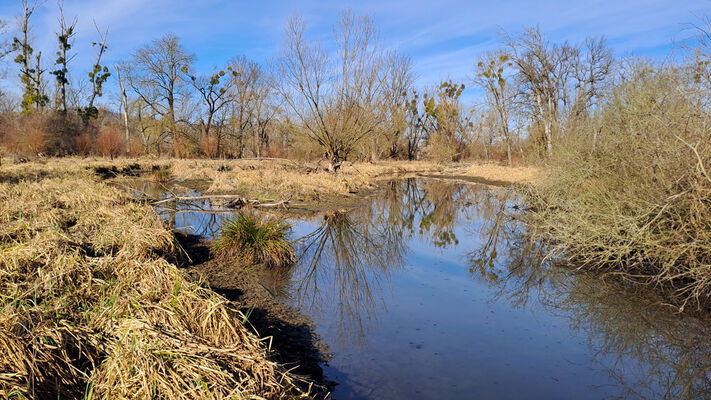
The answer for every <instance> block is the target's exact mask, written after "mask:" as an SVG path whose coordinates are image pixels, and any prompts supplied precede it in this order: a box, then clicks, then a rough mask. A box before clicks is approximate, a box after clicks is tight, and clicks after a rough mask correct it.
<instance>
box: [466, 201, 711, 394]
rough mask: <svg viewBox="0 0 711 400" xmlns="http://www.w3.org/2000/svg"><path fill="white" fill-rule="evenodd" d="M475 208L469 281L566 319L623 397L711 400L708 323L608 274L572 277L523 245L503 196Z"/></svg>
mask: <svg viewBox="0 0 711 400" xmlns="http://www.w3.org/2000/svg"><path fill="white" fill-rule="evenodd" d="M489 200H490V201H489V202H483V201H482V202H479V203H477V204H478V205H479V207H480V208H481V209H482V210H481V211H482V216H483V217H484V216H485V215H486V213H493V214H496V215H495V216H493V217H490V218H489V217H484V218H482V220H483V221H486V222H485V223H482V224H481V225H480V226H479V228H480V231H479V232H478V233H479V234H481V235H482V237H483V238H484V242H483V244H482V245H481V246H480V248H478V249H475V250H474V251H472V252H470V253H469V265H470V272H471V273H472V276H474V277H476V278H477V279H480V280H482V281H484V282H486V283H487V284H488V285H491V286H492V287H495V288H496V289H498V290H497V293H498V294H499V296H500V297H501V298H504V299H506V300H507V301H510V302H512V303H513V304H514V305H517V306H519V307H526V306H527V305H528V304H529V302H530V301H534V300H535V301H537V302H538V303H540V304H542V305H543V306H544V307H546V308H547V309H548V310H549V311H551V312H552V313H556V314H559V315H564V316H567V317H569V318H570V324H571V328H572V329H573V330H577V331H580V332H583V333H584V334H585V335H586V336H587V337H588V338H590V339H589V343H590V346H591V348H592V349H593V350H594V353H595V356H594V359H593V367H595V368H598V369H601V370H603V371H605V372H606V373H607V374H608V375H609V376H610V377H612V378H613V379H614V380H615V381H616V383H617V386H618V388H619V389H620V390H621V392H622V393H621V395H622V397H623V398H638V399H696V398H711V324H710V322H711V318H709V317H708V316H706V315H703V316H702V315H690V314H688V313H686V314H680V313H678V310H677V309H675V308H673V307H670V306H668V305H665V304H664V302H663V300H662V299H661V298H660V297H659V296H658V294H657V293H655V292H654V291H653V290H652V289H650V288H648V287H642V286H636V285H634V284H631V283H629V282H624V281H621V280H620V279H618V278H617V277H615V276H614V275H606V276H600V275H596V274H589V273H583V272H581V271H575V270H574V269H573V268H570V267H566V266H563V265H560V264H559V263H556V262H555V260H548V259H546V257H545V255H546V254H548V252H547V251H546V248H545V246H543V245H542V244H540V243H536V242H534V241H532V240H530V239H529V237H530V236H529V235H528V234H527V232H526V226H525V225H524V224H523V223H522V222H521V221H520V220H519V219H518V218H519V216H520V214H519V213H517V212H515V210H513V207H514V205H513V203H512V198H511V195H510V194H508V195H507V194H504V193H499V195H495V196H492V197H490V198H489Z"/></svg>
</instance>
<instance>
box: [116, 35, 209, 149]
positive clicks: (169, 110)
mask: <svg viewBox="0 0 711 400" xmlns="http://www.w3.org/2000/svg"><path fill="white" fill-rule="evenodd" d="M194 59H195V57H194V55H192V54H191V53H188V52H187V51H186V50H185V49H184V48H183V46H182V45H181V44H180V39H178V37H177V36H175V35H166V36H163V37H161V38H160V39H156V40H154V41H153V42H151V43H150V44H149V45H146V46H144V47H142V48H140V49H139V50H138V51H136V52H135V54H134V56H133V59H132V62H131V64H132V68H131V70H130V74H129V76H128V77H127V78H128V79H127V81H128V84H129V86H130V87H131V89H132V90H133V91H134V92H135V93H136V94H137V96H138V97H139V98H140V99H141V100H142V101H143V102H144V104H145V105H147V106H148V107H149V108H150V109H151V111H152V113H153V114H155V115H156V116H157V117H158V118H160V119H162V120H164V123H163V124H162V125H163V129H164V130H165V131H166V132H165V136H167V137H168V138H169V139H173V140H174V139H175V136H176V135H177V133H178V128H177V124H176V120H177V117H176V109H177V107H178V103H179V102H181V101H182V100H183V99H184V98H186V97H187V96H188V94H187V93H186V87H187V84H188V82H187V80H186V78H185V74H184V73H183V72H182V69H183V67H185V66H187V67H188V68H190V67H191V66H192V63H193V61H194ZM161 136H164V135H161Z"/></svg>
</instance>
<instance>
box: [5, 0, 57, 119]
mask: <svg viewBox="0 0 711 400" xmlns="http://www.w3.org/2000/svg"><path fill="white" fill-rule="evenodd" d="M43 3H44V1H43V0H32V1H30V0H22V1H21V5H22V17H21V19H20V37H19V38H18V37H14V38H13V41H12V49H13V51H14V52H16V53H17V57H15V62H16V63H17V64H18V65H19V66H20V74H19V77H20V81H21V82H22V86H23V91H24V93H23V96H22V104H21V105H22V112H23V113H25V114H29V113H31V112H33V111H39V110H41V109H42V108H43V107H44V106H45V105H46V104H47V102H49V98H48V97H47V95H46V94H44V91H43V87H42V86H43V85H42V83H43V82H42V74H43V73H44V72H45V70H43V69H42V65H41V63H42V52H41V51H39V52H37V54H36V55H35V54H34V49H33V48H32V45H31V43H30V18H31V17H32V15H33V14H34V13H35V11H37V9H38V8H39V7H40V6H41V5H42V4H43ZM33 57H34V59H33ZM33 62H34V64H33Z"/></svg>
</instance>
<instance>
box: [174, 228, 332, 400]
mask: <svg viewBox="0 0 711 400" xmlns="http://www.w3.org/2000/svg"><path fill="white" fill-rule="evenodd" d="M175 236H176V238H177V240H178V242H179V243H180V245H181V246H182V247H183V249H184V250H185V251H186V253H187V255H188V256H189V259H190V260H189V262H187V263H185V264H184V265H183V268H184V269H185V271H186V273H187V275H188V277H189V278H190V279H192V280H193V281H195V282H204V283H205V284H206V285H207V286H209V288H210V289H212V290H213V291H215V292H216V293H219V294H221V295H222V296H224V297H225V298H226V299H227V300H229V301H230V303H231V304H232V305H233V306H234V307H235V308H237V309H239V310H240V311H241V312H243V313H244V314H245V315H246V316H247V317H248V321H247V322H246V323H245V325H246V326H248V327H250V328H251V329H252V330H253V331H255V333H256V334H257V335H258V336H259V337H261V338H264V339H265V343H267V346H268V347H269V348H270V351H271V357H272V359H273V360H274V361H277V362H278V363H280V364H282V365H283V366H284V367H285V368H286V369H288V370H290V371H291V372H292V373H294V374H296V375H299V376H301V377H303V378H304V379H305V381H307V382H312V383H313V386H312V387H311V392H312V393H313V392H315V393H316V394H317V397H316V398H327V396H328V393H330V392H331V390H332V388H333V387H334V386H335V382H330V381H327V380H325V379H324V374H323V370H322V368H321V363H324V362H327V361H328V360H329V359H330V357H331V356H330V354H329V353H328V346H327V345H326V343H324V342H323V341H322V340H320V338H319V337H318V336H317V335H316V333H315V331H314V327H313V323H312V322H311V320H310V319H309V318H308V317H306V316H304V315H302V314H300V313H299V312H298V311H297V310H295V309H294V308H293V307H290V306H288V305H286V304H284V303H282V302H280V301H278V300H277V299H276V298H275V296H274V294H273V293H272V292H270V290H269V289H268V288H267V287H265V286H264V285H263V284H262V283H261V282H262V279H261V278H262V276H263V274H267V273H270V271H267V270H265V269H264V268H263V267H261V266H246V265H241V264H240V263H238V262H235V263H232V264H224V263H223V262H221V261H218V260H216V259H214V258H213V257H212V255H211V253H210V242H209V241H208V240H206V239H204V238H201V237H199V236H197V235H190V234H186V233H184V232H180V231H175ZM272 272H274V271H272ZM276 273H278V272H276ZM305 385H307V386H308V383H306V384H305ZM304 389H308V388H306V387H305V388H304Z"/></svg>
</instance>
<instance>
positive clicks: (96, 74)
mask: <svg viewBox="0 0 711 400" xmlns="http://www.w3.org/2000/svg"><path fill="white" fill-rule="evenodd" d="M94 27H95V28H96V32H97V33H98V34H99V41H98V42H93V43H92V45H93V46H96V47H98V48H99V51H98V52H97V54H96V62H95V63H94V65H93V66H92V68H91V72H89V81H90V82H91V95H90V96H89V104H88V105H87V106H86V107H84V110H83V111H82V113H81V114H82V117H83V118H84V121H87V120H90V119H96V118H97V117H98V116H99V110H98V109H97V108H96V106H94V102H95V101H96V98H97V97H101V96H102V95H103V93H104V83H106V81H107V80H108V79H109V77H110V76H111V72H109V68H108V67H107V66H102V65H101V58H102V57H103V56H104V53H105V52H106V49H107V45H106V40H107V38H108V36H109V28H106V31H105V32H104V33H101V30H100V29H99V26H98V25H97V24H96V21H94Z"/></svg>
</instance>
